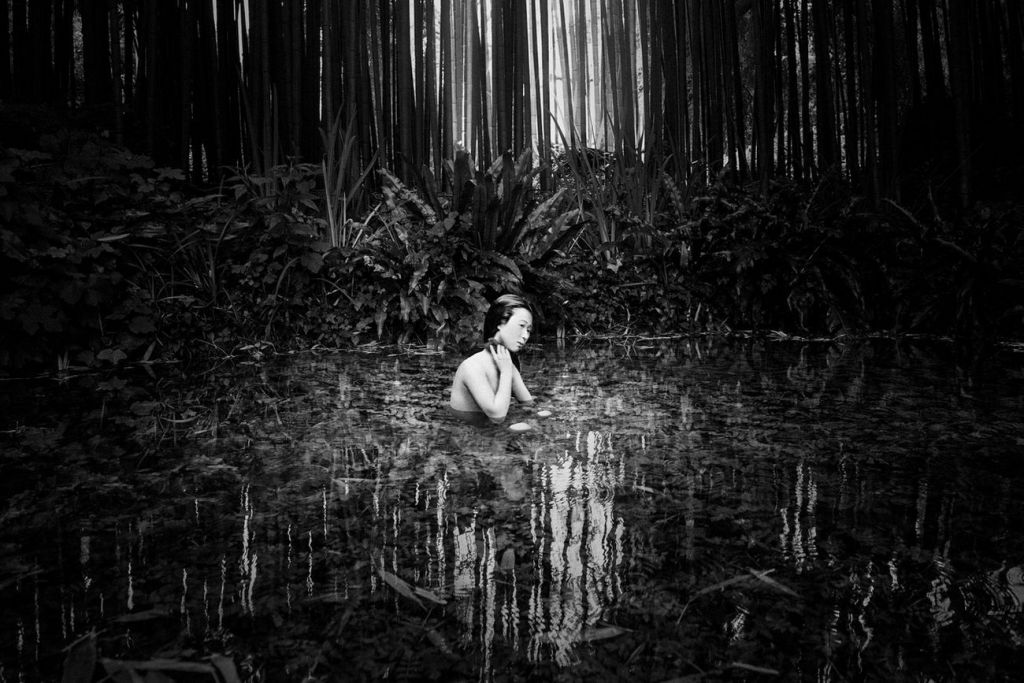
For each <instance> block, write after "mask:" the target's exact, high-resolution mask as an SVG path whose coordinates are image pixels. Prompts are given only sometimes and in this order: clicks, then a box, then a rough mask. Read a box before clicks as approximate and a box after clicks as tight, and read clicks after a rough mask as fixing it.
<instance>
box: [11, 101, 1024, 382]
mask: <svg viewBox="0 0 1024 683" xmlns="http://www.w3.org/2000/svg"><path fill="white" fill-rule="evenodd" d="M12 117H13V118H15V119H19V122H18V124H17V126H16V128H17V129H18V130H22V131H24V130H26V129H31V130H32V131H33V135H31V136H29V137H28V138H26V139H25V140H24V142H23V143H22V144H23V146H20V147H12V146H8V147H3V148H2V150H0V215H2V217H3V226H2V227H0V242H2V247H3V249H2V252H3V253H2V256H0V261H2V265H3V268H2V272H3V275H0V278H2V279H3V292H4V293H3V294H0V321H2V325H3V327H4V329H5V333H4V343H3V346H2V349H0V377H2V376H10V375H25V374H26V373H34V372H40V371H44V372H45V371H49V369H52V368H56V369H57V371H58V372H66V371H68V370H69V369H70V368H102V367H113V366H117V365H119V364H122V363H129V362H151V361H158V360H159V361H182V362H189V361H191V360H198V359H202V358H204V357H211V358H216V357H224V356H228V355H236V354H247V355H249V356H254V357H255V356H260V355H262V354H265V353H268V352H283V351H293V350H301V349H312V348H317V347H322V348H337V349H350V348H359V347H360V345H363V344H366V343H375V344H395V345H397V346H399V347H402V346H405V347H408V346H410V345H411V346H415V345H422V346H423V347H435V348H440V347H465V346H468V345H471V344H473V343H475V342H476V335H477V329H478V326H479V320H480V318H481V317H482V313H483V310H484V308H485V307H486V305H487V302H488V301H489V300H490V299H491V298H493V297H494V296H496V295H498V294H500V293H502V292H516V293H521V294H524V295H526V296H527V297H529V298H530V299H531V301H532V302H534V304H535V305H536V307H537V311H538V327H539V330H540V335H539V337H540V338H541V339H548V340H566V339H576V340H591V341H593V340H605V341H616V340H620V339H623V338H625V339H628V338H630V335H634V336H635V335H639V336H640V337H648V338H675V337H678V338H684V337H687V336H695V335H707V334H721V335H726V336H728V335H752V336H763V337H766V338H800V339H830V338H837V337H844V336H845V337H860V336H872V335H888V336H902V335H928V336H934V337H948V338H950V339H952V340H954V341H956V342H957V343H966V344H967V345H969V346H971V347H976V346H978V345H982V346H984V345H987V344H991V343H994V342H995V343H998V342H999V341H1000V340H1013V339H1020V338H1024V303H1021V302H1024V296H1022V294H1024V240H1022V239H1021V228H1020V226H1021V225H1022V224H1024V220H1022V219H1024V205H1022V204H1021V203H1020V202H1009V201H1002V202H995V201H992V202H979V203H977V204H975V205H974V206H972V207H971V208H970V209H968V210H963V211H956V210H953V209H950V208H949V207H946V206H939V205H937V204H936V203H935V202H932V203H931V204H930V205H929V206H924V207H918V208H916V209H915V210H914V211H911V210H910V209H908V208H906V207H903V206H901V205H900V204H898V203H897V202H894V201H890V200H883V201H881V202H879V203H877V204H872V203H870V202H868V201H867V200H866V199H865V198H864V197H860V196H857V195H856V194H854V193H853V191H852V190H851V188H850V187H849V185H848V184H847V183H845V182H844V181H843V180H842V178H839V177H836V176H826V177H825V178H824V179H823V180H820V181H818V182H816V183H814V184H806V185H805V184H800V183H796V182H789V181H776V182H773V183H772V184H771V186H770V187H769V189H768V191H767V193H766V194H762V193H761V192H760V190H759V188H757V187H748V186H741V185H738V184H736V183H734V182H731V181H730V179H729V177H728V176H727V175H723V176H721V177H719V178H717V179H711V180H710V181H708V182H691V183H688V184H687V183H684V182H682V181H681V180H680V179H679V178H677V177H675V176H673V175H672V174H670V173H668V172H666V171H665V170H664V169H662V168H652V167H650V166H649V165H647V164H646V162H645V161H644V159H643V156H642V155H638V154H625V155H621V156H617V155H615V154H613V153H605V152H600V153H598V152H595V151H594V150H565V149H556V150H551V153H550V155H549V154H544V155H538V156H539V157H547V156H551V158H553V159H554V162H553V166H552V167H546V166H542V164H541V163H539V162H538V161H536V160H535V157H534V154H533V153H532V152H531V151H530V150H527V151H525V152H523V153H521V154H519V155H518V156H513V155H512V154H511V153H507V154H506V155H504V156H503V157H502V158H501V159H500V160H499V161H498V162H496V163H495V164H493V165H492V166H491V167H490V168H486V169H483V168H478V167H476V165H475V164H474V162H473V160H472V159H471V158H470V157H469V156H468V155H466V154H465V153H458V154H457V156H456V158H455V159H453V160H451V161H450V162H448V163H447V164H446V166H445V168H444V169H443V170H442V171H443V172H444V173H447V174H449V175H450V176H451V177H452V178H453V179H454V182H453V183H451V186H453V187H455V188H457V191H455V192H453V193H448V194H443V193H441V192H439V191H438V189H437V188H438V185H439V184H438V183H437V182H434V181H433V179H432V178H430V177H426V176H425V177H423V178H422V179H421V182H420V184H419V186H416V187H414V186H410V185H407V184H405V183H403V182H402V181H401V180H399V179H398V178H397V177H396V175H394V174H393V173H391V172H390V171H389V170H388V169H386V168H383V167H380V166H379V165H374V166H372V167H368V168H365V169H362V173H361V175H360V176H359V179H358V180H357V181H356V185H355V186H350V187H348V188H347V189H346V190H340V189H338V188H337V187H335V186H333V185H332V183H331V182H330V181H331V175H330V171H329V170H328V169H327V167H326V166H325V165H320V164H304V163H297V162H296V163H289V164H284V165H280V166H275V167H273V168H271V169H270V170H269V171H268V172H267V173H266V174H263V175H259V174H255V173H252V172H249V171H246V170H244V169H235V170H234V171H233V172H231V173H228V174H226V175H225V179H224V180H223V181H222V182H221V183H220V184H219V185H218V186H216V187H195V186H192V185H190V184H189V183H188V182H187V181H186V180H185V178H186V174H185V173H184V172H183V171H182V170H180V169H175V168H167V167H156V166H155V164H154V163H153V161H152V160H151V159H150V158H149V157H146V156H143V155H138V154H134V153H133V152H131V151H129V150H127V149H125V148H123V147H120V146H118V145H115V144H112V143H111V142H110V141H109V140H108V139H107V137H106V136H105V135H104V132H103V131H102V130H96V129H90V128H88V127H82V126H76V125H74V124H73V122H71V121H68V120H62V119H60V118H59V117H58V116H57V115H56V114H55V113H53V112H52V111H48V110H43V111H42V112H40V111H39V110H36V109H32V108H21V109H17V110H15V109H10V108H8V109H7V111H6V112H5V113H4V116H3V118H4V119H5V120H6V121H7V122H8V123H10V120H11V119H12ZM332 134H333V135H336V136H342V137H343V138H345V137H347V136H348V137H350V136H351V135H353V133H352V132H351V131H344V130H338V129H337V128H336V129H334V130H333V131H332ZM328 143H329V144H328V147H330V148H334V147H335V146H337V145H339V144H340V145H341V146H342V147H344V140H329V141H328ZM325 172H326V175H325ZM542 173H545V174H551V176H553V177H555V178H556V179H558V181H557V183H556V184H555V187H554V189H553V190H550V191H541V190H540V186H539V183H538V182H537V179H538V177H539V176H540V174H542ZM355 194H359V195H361V196H362V197H363V198H364V200H363V202H362V205H361V206H358V207H357V206H350V207H344V206H343V205H344V204H345V202H346V201H347V199H346V198H347V197H352V196H354V195H355ZM339 207H342V208H343V209H344V210H341V211H339V210H338V209H339Z"/></svg>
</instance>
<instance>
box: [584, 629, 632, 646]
mask: <svg viewBox="0 0 1024 683" xmlns="http://www.w3.org/2000/svg"><path fill="white" fill-rule="evenodd" d="M631 632H632V631H630V629H628V628H622V627H621V626H602V627H601V628H588V629H587V630H586V631H584V632H583V635H582V636H581V637H580V640H582V641H584V642H588V643H590V642H593V641H595V640H606V639H608V638H615V637H618V636H621V635H622V634H623V633H631Z"/></svg>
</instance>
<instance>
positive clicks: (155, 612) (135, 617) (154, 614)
mask: <svg viewBox="0 0 1024 683" xmlns="http://www.w3.org/2000/svg"><path fill="white" fill-rule="evenodd" d="M168 616H170V613H169V612H168V611H167V610H163V609H159V608H153V609H148V610H146V611H145V612H132V613H130V614H122V615H121V616H119V617H118V618H116V619H114V621H115V622H117V623H119V624H134V623H136V622H140V621H151V620H153V619H164V618H165V617H168Z"/></svg>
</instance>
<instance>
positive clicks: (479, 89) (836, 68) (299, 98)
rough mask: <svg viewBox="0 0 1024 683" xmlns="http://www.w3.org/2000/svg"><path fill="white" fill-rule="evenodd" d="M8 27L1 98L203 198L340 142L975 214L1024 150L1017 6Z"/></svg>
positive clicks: (382, 158)
mask: <svg viewBox="0 0 1024 683" xmlns="http://www.w3.org/2000/svg"><path fill="white" fill-rule="evenodd" d="M0 22H3V25H0V51H2V52H3V53H4V54H5V55H8V56H9V59H4V60H0V98H2V99H3V100H4V101H6V102H48V103H55V104H58V105H69V106H71V107H73V108H79V109H82V110H85V111H95V112H102V114H103V115H104V116H105V117H107V118H108V119H109V121H110V126H111V128H112V130H113V133H114V135H116V136H118V137H119V138H122V139H126V140H127V141H129V142H131V143H133V146H135V147H137V148H139V149H142V150H144V151H146V152H148V153H149V154H151V155H152V156H153V157H154V158H155V159H156V160H157V161H158V162H159V163H162V164H168V165H175V166H178V167H181V168H185V169H187V170H188V172H189V173H190V175H191V177H192V178H193V179H196V180H210V179H212V178H213V177H214V176H216V175H217V174H218V173H219V170H220V169H223V168H229V167H249V168H251V169H255V170H260V169H266V168H268V167H271V166H273V165H275V164H278V163H281V162H282V161H284V160H286V159H289V158H291V159H306V160H314V161H315V160H319V159H320V158H321V157H322V155H323V154H324V150H323V145H324V144H325V143H324V140H325V136H324V135H323V134H322V131H323V130H325V129H327V128H329V127H330V126H331V124H332V122H333V121H341V122H342V123H343V124H345V125H348V126H351V127H353V130H355V131H358V138H357V149H355V150H354V151H353V154H354V155H356V161H357V163H355V164H353V167H355V168H365V167H366V166H367V165H368V164H370V163H371V161H372V160H374V159H377V160H379V162H380V163H381V164H382V165H384V166H387V167H388V168H390V169H392V170H394V171H395V172H396V173H397V174H399V175H400V176H401V177H403V178H404V179H409V178H414V177H415V176H416V174H417V173H418V172H419V171H420V170H421V169H423V168H428V169H434V170H437V169H440V168H442V167H443V162H444V161H445V160H449V159H452V158H453V157H454V155H455V153H456V151H457V150H460V149H464V150H466V151H467V152H469V154H470V155H471V156H472V157H473V158H474V159H475V160H476V161H477V163H479V164H481V165H483V166H486V165H488V164H490V163H491V161H492V160H494V159H496V158H497V157H499V156H500V155H501V154H502V153H503V152H505V151H512V152H513V153H518V152H519V151H521V150H523V149H525V148H528V147H533V148H535V149H536V150H537V151H538V153H539V155H540V157H541V159H542V160H544V161H550V157H549V155H550V154H551V152H552V150H553V149H557V148H560V147H574V148H585V147H593V148H600V149H605V150H609V151H614V152H616V153H619V154H634V153H642V154H644V155H654V156H653V158H654V159H657V160H659V161H658V163H659V165H663V166H664V167H665V168H667V169H669V170H670V171H671V172H675V173H677V174H683V175H684V176H685V177H688V178H689V177H692V176H693V175H694V174H696V175H697V176H702V177H703V178H704V179H714V178H716V177H720V175H721V174H723V173H731V174H734V175H735V177H737V178H739V179H741V180H743V181H759V182H760V183H761V184H762V186H763V187H764V186H766V185H767V183H769V182H770V181H771V179H773V178H776V177H780V176H784V177H788V178H793V179H796V180H798V181H799V180H814V179H816V178H819V177H821V176H822V175H824V174H828V173H841V174H843V175H844V176H846V177H847V178H849V179H850V180H851V181H852V182H853V184H854V186H855V187H858V188H859V189H860V191H862V192H863V193H865V194H866V195H868V196H871V197H875V198H884V197H899V195H900V192H901V191H903V190H904V189H905V183H906V182H907V179H908V178H910V177H912V176H914V175H915V174H916V173H918V171H921V170H922V169H923V170H924V171H923V172H925V173H930V174H931V177H933V178H934V177H937V178H939V181H940V182H941V183H942V184H943V186H944V187H945V189H946V190H947V191H948V192H949V193H955V195H956V196H957V197H958V198H959V200H960V203H961V204H966V203H967V202H968V201H969V200H970V199H971V198H972V197H974V196H975V195H977V194H978V193H979V192H984V191H991V190H992V188H993V187H996V186H998V183H999V182H1000V181H999V178H1000V177H1001V176H1000V172H1001V171H1000V169H1001V168H1002V167H1003V166H1007V165H1009V164H1010V163H1011V162H1012V161H1013V160H1014V159H1015V158H1016V157H1018V156H1019V154H1020V152H1021V151H1022V145H1021V139H1022V136H1021V134H1020V133H1018V132H1016V131H1015V129H1014V125H1013V123H1014V122H1017V124H1018V126H1017V127H1018V128H1019V123H1020V122H1021V121H1024V6H1022V5H1021V3H1018V2H1014V1H1013V0H972V1H971V2H964V1H961V0H894V1H893V0H841V1H836V2H824V1H822V0H735V1H732V0H728V1H720V0H678V1H675V2H670V1H667V0H509V1H506V2H498V1H496V0H479V1H476V2H462V1H459V0H348V1H346V2H330V1H328V0H304V1H302V2H299V1H298V0H295V1H292V0H123V1H118V0H0ZM79 39H80V43H79ZM1004 182H1005V181H1004Z"/></svg>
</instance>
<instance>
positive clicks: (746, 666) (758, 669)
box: [729, 662, 779, 676]
mask: <svg viewBox="0 0 1024 683" xmlns="http://www.w3.org/2000/svg"><path fill="white" fill-rule="evenodd" d="M729 666H731V667H732V668H734V669H743V670H744V671H752V672H754V673H758V674H767V675H769V676H778V675H779V671H778V670H777V669H769V668H767V667H764V666H754V665H753V664H744V663H743V662H733V663H732V664H730V665H729Z"/></svg>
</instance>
